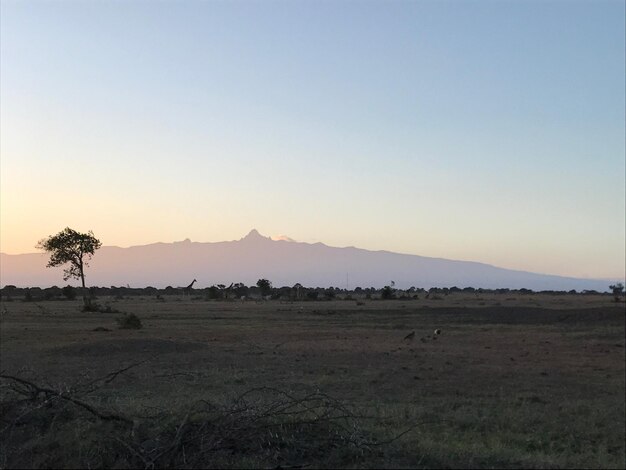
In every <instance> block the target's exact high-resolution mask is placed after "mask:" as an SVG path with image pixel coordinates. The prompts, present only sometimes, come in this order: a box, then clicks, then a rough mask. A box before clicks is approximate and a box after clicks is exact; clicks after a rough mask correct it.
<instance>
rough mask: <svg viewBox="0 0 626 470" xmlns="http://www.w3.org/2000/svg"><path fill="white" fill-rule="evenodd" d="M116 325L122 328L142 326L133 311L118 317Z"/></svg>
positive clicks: (134, 328)
mask: <svg viewBox="0 0 626 470" xmlns="http://www.w3.org/2000/svg"><path fill="white" fill-rule="evenodd" d="M117 325H118V327H119V328H120V329H123V330H138V329H140V328H141V327H142V326H143V325H142V324H141V320H140V319H139V317H138V316H137V315H135V314H134V313H128V314H125V315H124V316H122V317H119V318H118V319H117Z"/></svg>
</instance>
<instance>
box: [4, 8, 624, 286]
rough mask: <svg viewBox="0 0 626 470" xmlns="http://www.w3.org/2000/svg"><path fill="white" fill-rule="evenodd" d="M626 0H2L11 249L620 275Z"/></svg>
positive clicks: (6, 188) (6, 201) (7, 217)
mask: <svg viewBox="0 0 626 470" xmlns="http://www.w3.org/2000/svg"><path fill="white" fill-rule="evenodd" d="M624 16H625V12H624V2H622V1H610V2H607V1H582V2H576V1H567V2H566V1H560V2H548V1H524V2H511V1H507V2H503V1H498V2H495V1H493V2H491V1H489V2H488V1H447V2H446V1H442V2H426V1H419V2H405V1H402V2H401V1H393V2H391V1H386V2H383V1H379V2H359V1H342V2H339V1H332V2H330V1H322V2H313V1H308V2H304V1H295V2H278V1H263V2H262V1H255V2H242V1H233V2H226V1H223V2H221V1H220V2H217V1H210V2H209V1H206V2H194V1H185V2H174V1H171V2H147V1H142V2H114V1H107V2H87V1H83V2H73V1H63V2H36V1H35V2H26V1H20V2H16V1H4V0H3V1H2V4H1V43H0V47H1V57H0V61H1V63H0V65H1V77H0V78H1V80H0V93H1V94H0V98H1V103H0V104H1V115H0V118H1V121H0V125H1V127H0V131H1V138H2V139H1V147H0V150H1V169H2V174H1V183H2V185H1V191H2V192H1V201H0V204H1V207H0V208H1V210H2V214H1V216H0V217H1V219H0V221H1V227H0V228H1V238H0V241H1V244H2V247H1V249H2V251H3V252H8V253H18V252H27V251H33V246H34V244H35V243H36V242H37V240H38V239H40V238H42V237H44V236H46V235H49V234H51V233H54V232H56V231H58V230H60V229H62V228H63V227H65V226H66V225H69V226H72V227H75V228H76V229H80V230H89V229H93V230H94V231H95V232H96V235H98V236H99V237H100V238H101V239H102V240H103V242H104V244H106V245H112V244H115V245H121V246H128V245H133V244H142V243H150V242H154V241H172V240H180V239H183V238H187V237H190V238H192V239H193V240H196V241H218V240H224V239H235V238H240V237H241V236H243V235H244V234H245V233H246V232H247V231H248V230H249V229H251V228H252V227H256V228H257V229H259V231H260V232H261V233H264V234H266V235H277V234H286V235H288V236H290V237H292V238H295V239H298V240H302V241H324V242H326V243H328V244H331V245H340V246H343V245H356V246H360V247H363V248H370V249H388V250H392V251H400V252H404V253H415V254H422V255H427V256H439V257H447V258H457V259H471V260H477V261H484V262H488V263H492V264H496V265H499V266H504V267H511V268H519V269H526V270H531V271H538V272H549V273H554V274H565V275H574V276H590V277H623V275H624V263H625V262H624V258H625V253H624V244H625V229H624V226H625V224H626V221H625V213H626V208H625V172H626V170H625V143H624V142H625V131H624V127H625V124H626V123H625V101H626V97H625V91H624V90H625V70H624V68H625V60H626V59H625V46H624V44H625V37H624V30H625V25H624Z"/></svg>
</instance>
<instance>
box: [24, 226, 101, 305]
mask: <svg viewBox="0 0 626 470" xmlns="http://www.w3.org/2000/svg"><path fill="white" fill-rule="evenodd" d="M101 246H102V242H100V240H98V239H97V238H96V237H95V236H94V235H93V232H92V231H89V232H88V233H80V232H77V231H76V230H72V229H71V228H69V227H66V228H65V229H63V230H62V231H61V232H59V233H57V234H56V235H51V236H49V237H48V238H44V239H43V240H40V241H39V243H37V246H36V248H38V249H40V250H44V251H46V252H48V253H50V260H49V261H48V264H47V266H46V267H48V268H52V267H56V266H61V265H64V264H68V263H69V266H68V267H67V268H65V270H64V271H63V280H64V281H67V280H68V279H72V278H73V279H80V281H81V284H82V287H83V302H84V303H85V305H88V304H89V303H90V301H89V300H88V298H87V296H86V290H85V267H87V266H88V263H87V262H88V260H90V259H91V257H92V256H93V254H94V253H95V251H96V250H97V249H98V248H100V247H101Z"/></svg>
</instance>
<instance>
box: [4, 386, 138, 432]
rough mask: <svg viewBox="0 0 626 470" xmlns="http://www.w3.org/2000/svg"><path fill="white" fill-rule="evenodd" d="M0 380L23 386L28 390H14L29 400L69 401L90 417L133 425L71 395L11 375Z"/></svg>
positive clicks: (116, 415)
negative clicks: (54, 398) (41, 395)
mask: <svg viewBox="0 0 626 470" xmlns="http://www.w3.org/2000/svg"><path fill="white" fill-rule="evenodd" d="M0 378H2V379H6V380H13V381H14V382H16V383H18V384H21V385H24V386H26V387H28V390H23V389H22V390H20V389H17V388H16V389H15V390H16V391H17V392H18V393H21V394H23V395H27V396H30V398H31V399H36V398H37V396H39V395H40V394H43V395H45V396H46V398H49V397H56V398H59V399H61V400H66V401H69V402H71V403H73V404H75V405H77V406H79V407H80V408H83V409H85V410H87V411H88V412H89V413H91V414H92V415H94V416H96V417H98V418H100V419H102V420H104V421H120V422H124V423H126V424H130V425H131V426H132V425H133V420H131V419H129V418H126V417H125V416H122V415H119V414H113V413H105V412H102V411H99V410H97V409H95V408H94V407H93V406H91V405H90V404H89V403H85V402H84V401H81V400H78V399H76V398H74V397H72V396H71V395H65V394H63V393H62V392H57V391H56V390H52V389H51V388H47V387H40V386H39V385H37V384H35V383H33V382H30V381H28V380H25V379H22V378H20V377H15V376H12V375H5V374H1V375H0Z"/></svg>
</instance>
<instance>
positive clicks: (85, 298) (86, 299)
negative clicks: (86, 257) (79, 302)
mask: <svg viewBox="0 0 626 470" xmlns="http://www.w3.org/2000/svg"><path fill="white" fill-rule="evenodd" d="M80 281H81V283H82V285H83V305H84V306H85V307H91V299H90V298H89V297H88V295H87V289H86V288H85V273H84V272H83V260H82V259H81V260H80Z"/></svg>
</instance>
